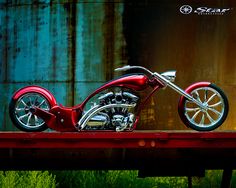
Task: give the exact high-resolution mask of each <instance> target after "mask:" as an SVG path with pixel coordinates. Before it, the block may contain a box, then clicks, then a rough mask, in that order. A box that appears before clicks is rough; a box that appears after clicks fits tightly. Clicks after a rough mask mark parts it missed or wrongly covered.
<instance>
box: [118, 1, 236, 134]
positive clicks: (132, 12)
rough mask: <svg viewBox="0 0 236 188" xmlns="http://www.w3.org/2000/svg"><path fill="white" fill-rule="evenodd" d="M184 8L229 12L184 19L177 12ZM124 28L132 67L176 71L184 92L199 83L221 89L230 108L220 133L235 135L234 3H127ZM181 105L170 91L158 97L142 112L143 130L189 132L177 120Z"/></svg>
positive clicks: (177, 81) (182, 15)
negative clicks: (137, 65) (233, 131)
mask: <svg viewBox="0 0 236 188" xmlns="http://www.w3.org/2000/svg"><path fill="white" fill-rule="evenodd" d="M127 2H128V1H127ZM184 4H188V5H191V6H192V7H193V10H195V9H196V8H198V7H208V8H221V9H222V8H230V10H229V11H228V12H227V13H225V14H223V15H198V14H195V13H193V12H192V13H191V14H188V15H184V14H181V13H180V11H179V9H180V7H181V6H182V5H184ZM123 24H124V35H125V39H126V41H127V50H128V57H129V63H133V64H139V65H145V66H147V67H148V68H150V69H152V70H155V71H157V72H162V71H166V70H172V69H175V70H177V78H176V81H175V83H176V84H177V85H179V86H180V87H182V88H186V87H187V86H189V85H190V84H191V83H193V82H198V81H211V82H213V83H215V84H217V85H218V86H219V87H220V88H222V89H223V90H224V92H225V93H226V95H227V96H228V99H229V108H230V109H229V114H228V118H227V120H226V121H225V123H224V124H223V125H222V126H221V127H220V128H219V129H218V130H236V98H235V96H236V53H235V51H236V1H233V0H216V1H211V0H189V1H187V2H186V1H179V0H169V1H165V0H159V1H145V2H144V1H143V2H142V3H140V2H139V3H126V4H125V7H124V19H123ZM178 99H179V95H178V94H177V93H175V92H174V91H173V90H171V89H168V88H167V89H166V90H165V91H161V92H159V93H158V94H157V95H155V96H154V97H153V99H152V100H151V102H150V105H149V106H148V108H147V109H145V110H144V113H143V116H141V117H142V124H140V126H139V128H141V129H146V128H148V129H169V130H171V129H186V127H185V126H184V125H183V123H182V122H181V121H180V118H179V116H178V110H177V106H178Z"/></svg>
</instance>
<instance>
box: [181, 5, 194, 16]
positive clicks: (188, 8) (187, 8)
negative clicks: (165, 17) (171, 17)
mask: <svg viewBox="0 0 236 188" xmlns="http://www.w3.org/2000/svg"><path fill="white" fill-rule="evenodd" d="M192 10H193V8H192V7H191V6H189V5H183V6H181V7H180V9H179V11H180V12H181V13H182V14H190V13H191V12H192Z"/></svg>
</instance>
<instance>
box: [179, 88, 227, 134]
mask: <svg viewBox="0 0 236 188" xmlns="http://www.w3.org/2000/svg"><path fill="white" fill-rule="evenodd" d="M190 95H192V96H193V97H194V98H195V99H196V100H198V101H199V102H201V103H202V104H203V106H204V107H202V108H201V107H199V106H198V105H197V104H196V103H194V102H192V101H190V100H188V99H185V100H184V101H183V102H184V104H183V105H182V106H183V114H182V117H184V120H185V121H187V124H188V125H189V126H190V127H191V128H193V129H195V130H198V131H210V130H213V129H215V128H217V127H219V126H220V125H221V124H222V123H223V122H224V120H225V119H226V116H227V114H228V101H227V98H226V96H225V94H224V93H223V91H222V90H221V89H220V88H218V87H217V86H215V85H213V84H210V85H209V86H204V87H199V88H196V89H193V90H192V91H191V92H190Z"/></svg>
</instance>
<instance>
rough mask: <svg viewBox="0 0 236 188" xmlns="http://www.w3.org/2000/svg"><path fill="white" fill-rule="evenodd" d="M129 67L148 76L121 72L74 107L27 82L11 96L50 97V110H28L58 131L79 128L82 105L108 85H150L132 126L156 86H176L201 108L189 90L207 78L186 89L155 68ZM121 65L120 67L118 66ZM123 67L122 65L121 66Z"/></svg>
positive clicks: (141, 87) (137, 87) (139, 88)
mask: <svg viewBox="0 0 236 188" xmlns="http://www.w3.org/2000/svg"><path fill="white" fill-rule="evenodd" d="M126 67H128V68H129V69H133V68H134V69H135V68H136V69H137V68H140V69H143V70H145V71H146V72H148V73H149V74H150V76H149V77H148V76H147V75H145V74H131V75H124V76H122V77H120V78H117V79H114V80H111V81H109V82H107V83H105V84H104V85H102V86H101V87H99V88H98V89H96V90H95V91H94V92H93V93H91V94H90V95H89V96H88V97H87V98H86V99H85V100H84V101H83V102H82V103H80V104H78V105H76V106H73V107H64V106H62V105H57V104H56V100H55V98H54V96H53V95H52V94H51V93H50V92H49V91H48V90H46V89H44V88H41V87H39V86H28V87H25V88H22V89H20V90H19V91H17V92H16V93H15V94H14V96H13V99H14V100H17V99H18V98H19V97H20V96H22V95H23V94H25V93H27V92H35V93H40V94H42V95H43V96H45V97H46V99H47V100H49V101H50V105H51V109H50V110H49V111H45V110H42V109H40V108H37V107H35V108H33V109H31V112H32V113H33V114H35V115H37V116H39V117H41V118H42V119H43V120H44V121H45V122H46V124H47V126H48V127H49V128H51V129H54V130H57V131H62V132H63V131H77V130H78V122H79V120H80V119H81V118H82V112H83V111H84V108H85V105H86V104H87V102H88V101H89V100H90V99H91V98H92V97H94V96H95V95H97V94H99V93H100V92H102V91H103V90H106V89H109V88H111V87H123V88H127V89H131V90H132V91H143V90H145V89H146V88H147V87H151V88H152V91H151V92H150V93H149V94H148V95H147V96H146V98H145V99H144V101H143V102H141V103H140V104H139V106H138V108H137V113H136V114H135V115H136V120H135V122H134V125H133V127H132V130H133V129H136V126H137V123H138V120H139V116H140V112H141V110H142V109H143V108H144V106H145V105H146V103H147V101H148V100H149V99H150V97H151V96H152V95H153V94H154V93H155V92H156V91H158V90H159V89H161V88H164V87H167V86H169V87H170V88H172V89H173V90H175V91H176V92H177V93H179V94H180V95H182V96H181V99H180V100H183V98H184V97H186V98H187V99H189V100H191V101H193V102H195V103H196V104H197V105H199V106H200V107H201V108H205V106H204V105H203V104H202V103H201V102H200V101H198V100H196V99H194V98H193V97H192V96H191V95H190V94H189V92H188V91H190V90H191V89H192V87H199V86H207V85H210V83H209V82H198V83H197V84H195V85H194V86H192V85H191V86H190V87H189V88H187V89H186V90H185V91H184V90H182V89H181V88H179V87H178V86H177V85H175V84H173V83H172V81H171V80H170V79H168V77H165V76H164V74H159V73H156V72H154V73H153V72H151V71H149V70H148V69H146V68H144V67H140V66H132V67H131V66H126ZM118 69H122V68H118ZM123 69H124V67H123Z"/></svg>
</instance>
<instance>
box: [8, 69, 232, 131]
mask: <svg viewBox="0 0 236 188" xmlns="http://www.w3.org/2000/svg"><path fill="white" fill-rule="evenodd" d="M131 69H136V70H141V71H142V72H143V73H133V74H128V75H123V76H121V77H119V78H116V79H114V80H111V81H109V82H107V83H105V84H104V85H102V86H101V87H99V88H98V89H97V90H95V91H94V92H93V93H91V94H90V95H89V96H88V97H87V98H86V99H85V100H84V101H83V102H82V103H81V104H78V105H76V106H73V107H64V106H62V105H58V104H57V102H56V99H55V98H54V96H53V95H52V94H51V93H50V92H49V91H48V90H47V89H45V88H42V87H39V86H34V85H33V86H26V87H24V88H21V89H19V90H18V91H16V92H15V93H14V95H13V96H12V99H11V102H10V104H9V113H10V118H11V120H12V122H13V123H14V125H15V126H16V127H17V128H19V129H20V130H22V131H27V132H36V131H44V130H45V129H47V128H50V129H53V130H56V131H62V132H63V131H64V132H66V131H107V130H109V131H117V132H120V131H132V130H134V129H135V128H136V126H137V123H138V120H139V116H140V111H141V109H142V108H144V106H145V105H146V102H147V101H148V99H149V98H150V97H151V96H152V95H153V94H154V93H155V92H156V91H158V90H159V89H161V88H166V87H170V88H172V89H173V90H175V91H176V92H177V93H179V94H180V95H181V96H180V99H179V103H178V112H179V116H180V118H181V120H182V121H183V123H184V124H185V125H186V126H187V127H190V128H192V129H194V130H197V131H211V130H214V129H216V128H217V127H219V126H220V125H221V124H222V123H223V122H224V120H225V119H226V117H227V114H228V100H227V97H226V96H225V94H224V92H223V91H222V90H221V89H220V88H219V87H217V86H216V85H214V84H212V83H210V82H197V83H194V84H192V85H190V86H189V87H188V88H187V89H186V90H182V89H181V88H179V87H178V86H177V85H175V84H174V83H173V82H174V80H175V77H176V71H167V72H164V73H161V74H160V73H157V72H152V71H150V70H148V69H146V68H144V67H141V66H130V65H127V66H124V67H121V68H117V69H115V71H127V70H131ZM147 88H151V91H150V92H149V93H148V94H147V95H146V96H145V98H144V99H141V98H142V97H140V96H139V95H138V93H139V92H141V91H145V90H146V89H147ZM145 92H146V91H145ZM91 100H95V102H93V104H92V105H91V106H89V107H88V104H89V103H90V102H91ZM89 101H90V102H89ZM86 108H88V109H86Z"/></svg>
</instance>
